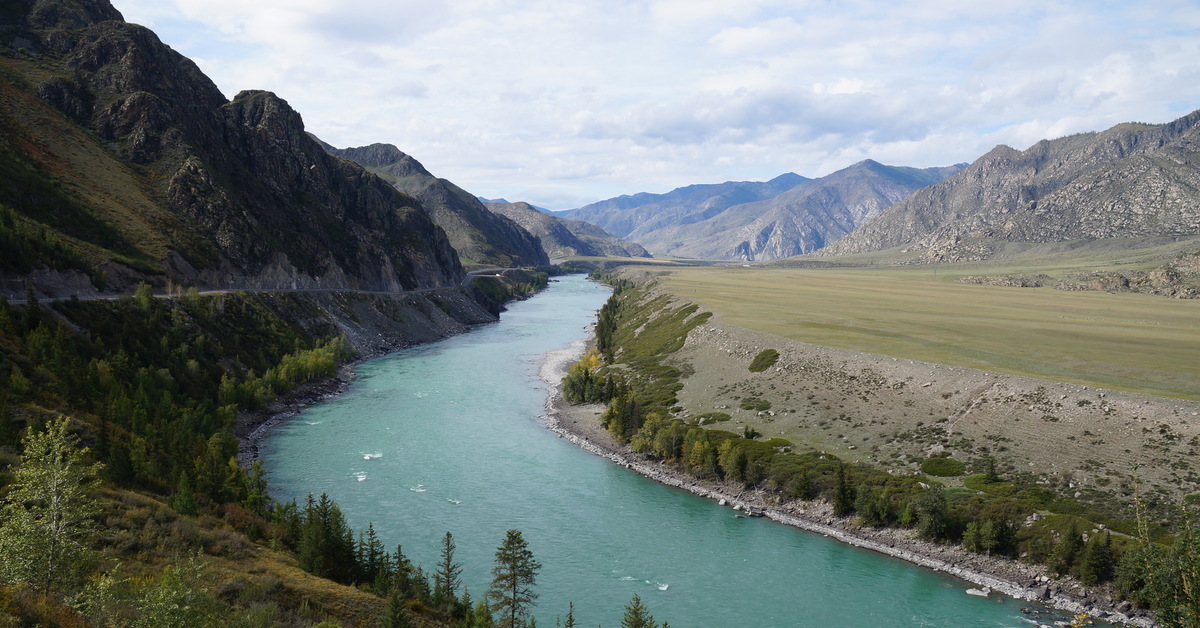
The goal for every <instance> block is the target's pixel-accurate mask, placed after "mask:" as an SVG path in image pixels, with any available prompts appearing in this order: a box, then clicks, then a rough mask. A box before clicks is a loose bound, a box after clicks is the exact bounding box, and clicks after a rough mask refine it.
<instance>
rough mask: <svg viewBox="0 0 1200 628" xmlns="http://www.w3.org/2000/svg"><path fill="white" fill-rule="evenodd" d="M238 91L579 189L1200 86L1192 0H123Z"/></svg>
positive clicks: (907, 156)
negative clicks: (267, 93) (261, 92)
mask: <svg viewBox="0 0 1200 628" xmlns="http://www.w3.org/2000/svg"><path fill="white" fill-rule="evenodd" d="M116 4H117V8H118V9H120V10H122V12H124V14H125V16H126V18H127V19H130V20H132V21H139V22H142V23H146V24H147V25H149V26H151V27H152V28H154V29H155V30H156V31H157V32H159V34H160V36H161V37H162V38H163V40H164V41H166V42H167V43H168V44H170V45H172V46H173V47H175V48H176V49H177V50H180V51H181V52H183V53H184V54H187V55H189V56H191V57H192V58H194V59H196V60H197V63H198V64H199V65H200V66H201V68H202V69H203V70H204V71H205V72H207V73H209V75H210V76H212V77H213V79H214V80H215V81H216V83H217V84H218V86H219V87H220V88H221V89H222V91H224V92H225V93H226V94H227V95H230V96H232V95H233V94H234V93H236V92H237V91H239V90H241V89H270V90H273V91H275V92H277V93H278V94H279V95H280V96H282V97H283V98H285V99H287V100H288V101H289V102H290V103H291V104H292V105H293V106H294V107H296V108H297V109H298V110H299V111H300V113H301V114H302V115H303V116H304V119H305V121H306V123H307V125H308V127H309V130H311V131H313V132H315V133H316V134H317V135H319V136H321V137H322V138H323V139H325V140H326V141H329V142H331V143H333V144H335V145H338V146H350V145H361V144H367V143H371V142H377V141H379V142H389V143H393V144H396V145H397V146H399V147H400V149H401V150H403V151H405V152H407V153H410V154H412V155H414V156H415V157H416V158H417V159H419V160H421V161H422V162H423V163H425V165H426V166H427V167H429V169H430V170H431V171H433V172H434V173H435V174H437V175H438V176H443V177H447V178H449V179H451V180H453V181H455V182H456V183H458V184H459V185H461V186H463V187H464V188H466V189H468V190H470V191H471V192H473V193H476V194H480V195H484V196H489V197H497V196H504V197H507V198H510V199H514V200H515V199H522V198H523V199H524V200H529V201H531V202H533V203H535V204H540V205H547V206H550V207H563V206H564V205H562V203H574V204H583V203H585V202H589V201H593V200H598V199H600V198H605V197H609V196H616V195H618V194H623V193H635V192H639V191H666V190H668V189H670V188H672V187H676V186H679V185H686V184H689V183H699V182H711V181H724V180H729V179H767V178H770V177H773V176H776V175H778V174H780V173H782V172H785V171H789V170H790V171H795V172H798V173H800V174H804V175H806V176H818V175H821V174H825V173H828V172H831V171H833V170H837V169H839V168H842V167H844V166H846V165H849V164H850V163H853V162H855V161H858V160H860V159H863V158H867V157H870V158H874V159H877V160H880V161H884V162H886V163H895V164H899V165H914V166H932V165H939V164H947V163H953V162H956V161H970V160H973V159H975V158H976V157H978V156H979V155H981V154H983V153H984V152H986V151H987V150H989V149H990V148H991V147H992V146H993V145H995V144H997V143H1007V144H1010V145H1013V146H1014V147H1016V148H1024V147H1026V146H1028V145H1029V144H1032V143H1033V142H1035V141H1037V140H1038V139H1042V138H1044V137H1054V136H1057V135H1063V134H1068V133H1074V132H1079V131H1088V130H1102V129H1104V128H1107V127H1108V126H1111V125H1113V124H1116V123H1119V122H1122V121H1127V120H1139V121H1148V122H1166V121H1169V120H1171V119H1173V118H1175V117H1178V116H1180V115H1183V114H1185V113H1187V112H1188V111H1189V110H1190V109H1192V108H1195V107H1200V7H1197V6H1195V3H1194V2H1191V1H1189V0H1155V1H1154V2H1150V1H1149V0H1146V1H1142V2H1128V3H1118V4H1116V5H1114V4H1113V3H1100V4H1097V3H1092V2H1087V1H1085V0H1064V1H1060V2H1053V3H1047V2H1044V1H1041V0H1039V1H1033V0H1013V1H1012V2H1004V3H995V2H993V3H975V2H951V1H949V0H945V1H942V0H893V1H891V2H875V1H861V2H847V3H843V2H829V1H825V0H812V1H810V2H798V1H795V0H790V1H789V0H743V1H741V2H729V1H727V0H617V1H613V0H580V1H576V2H561V0H556V1H550V0H526V1H523V2H515V1H513V0H446V1H445V2H436V3H434V2H427V1H417V0H355V1H353V2H351V1H350V0H286V1H284V0H256V1H255V2H246V1H245V0H116Z"/></svg>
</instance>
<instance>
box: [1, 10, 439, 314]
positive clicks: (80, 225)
mask: <svg viewBox="0 0 1200 628" xmlns="http://www.w3.org/2000/svg"><path fill="white" fill-rule="evenodd" d="M0 24H3V26H2V27H0V29H2V39H0V41H4V42H5V43H8V42H11V43H12V44H13V47H12V48H11V49H9V48H7V47H6V48H4V51H5V52H4V54H3V55H0V103H2V106H0V144H2V146H0V171H2V172H3V176H2V177H0V205H2V206H3V209H2V216H0V225H2V227H3V228H2V229H0V240H2V242H0V244H3V246H2V247H0V248H2V249H3V253H0V275H3V279H5V280H6V285H13V284H15V285H23V284H24V282H26V281H29V282H32V283H35V284H37V287H38V288H39V289H44V290H46V291H51V290H53V289H55V288H54V286H56V285H57V286H59V287H60V288H61V287H62V286H68V285H69V286H73V288H72V289H74V290H76V291H88V290H97V289H104V288H106V287H107V288H108V289H130V288H131V287H132V284H134V283H136V282H137V281H149V282H151V283H153V284H156V285H160V286H161V285H164V284H166V283H174V284H176V285H195V286H197V287H202V288H203V287H228V286H231V285H233V286H238V287H261V288H274V287H328V288H364V289H375V290H397V289H406V288H407V289H412V288H423V287H436V286H448V285H456V284H457V283H458V282H459V281H460V279H461V277H462V274H463V271H462V267H461V265H460V264H459V261H458V258H457V255H456V254H455V251H454V249H452V248H451V246H450V242H449V240H448V239H447V237H446V235H445V233H444V232H443V231H442V229H440V228H438V227H437V226H436V225H435V224H434V223H433V222H432V221H431V220H430V219H429V217H428V216H427V215H426V214H425V212H424V211H422V209H421V207H420V204H419V203H418V202H417V201H416V200H414V199H413V198H411V197H409V196H406V195H404V194H401V193H399V192H398V191H396V190H395V189H393V188H392V187H391V186H390V185H388V184H387V182H385V181H383V180H381V179H379V178H378V177H375V176H374V175H371V174H370V173H368V172H366V171H365V170H363V169H362V168H361V167H359V166H357V165H354V164H351V163H349V162H346V161H344V160H340V159H337V158H335V157H332V156H330V155H328V154H327V153H326V152H325V151H324V150H323V149H322V147H321V146H320V145H318V144H317V143H316V142H314V141H313V140H312V139H311V138H310V137H309V136H308V135H307V134H306V133H305V132H304V124H303V121H302V120H301V117H300V115H299V114H298V113H297V112H296V111H294V110H293V109H292V108H291V107H290V106H288V104H287V103H286V102H285V101H283V100H282V99H280V98H278V97H277V96H275V95H274V94H272V93H269V92H263V91H245V92H242V93H240V94H238V95H237V96H236V97H234V98H233V100H228V99H226V98H225V97H224V96H223V95H222V94H221V92H220V91H219V90H218V89H217V87H216V85H214V84H213V82H212V81H211V80H209V79H208V78H207V77H206V76H204V74H203V73H201V72H200V70H199V69H198V68H197V67H196V65H195V64H194V63H193V62H192V61H190V60H189V59H187V58H185V57H183V56H182V55H180V54H178V53H177V52H175V51H174V50H172V49H171V48H170V47H168V46H166V45H165V44H163V43H162V42H161V41H160V40H159V39H158V37H157V36H156V35H155V34H154V33H153V32H151V31H150V30H148V29H146V28H143V27H141V26H137V25H133V24H128V23H125V22H124V21H122V18H121V14H120V13H119V12H118V11H117V10H116V9H114V8H113V7H112V6H111V5H109V4H108V3H106V2H99V1H96V0H86V1H85V0H39V1H38V2H6V3H3V5H0Z"/></svg>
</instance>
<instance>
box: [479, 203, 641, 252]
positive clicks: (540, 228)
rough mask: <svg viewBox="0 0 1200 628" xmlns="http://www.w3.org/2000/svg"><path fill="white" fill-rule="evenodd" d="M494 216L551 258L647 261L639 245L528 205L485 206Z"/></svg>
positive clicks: (491, 204) (497, 204) (498, 204)
mask: <svg viewBox="0 0 1200 628" xmlns="http://www.w3.org/2000/svg"><path fill="white" fill-rule="evenodd" d="M484 205H485V206H486V207H487V208H488V209H489V210H491V211H492V212H494V213H497V214H500V215H501V216H506V217H508V218H510V219H512V221H513V222H516V223H517V224H518V225H521V227H522V228H524V229H525V230H526V231H528V232H529V233H532V234H533V235H534V236H536V237H537V239H538V241H540V242H541V245H542V249H543V250H544V251H545V252H546V255H548V256H550V257H551V258H554V257H567V256H571V255H585V256H591V257H608V256H612V257H649V256H650V254H649V253H647V252H646V249H644V248H642V246H641V245H640V244H637V243H634V242H627V241H625V240H622V239H620V238H618V237H616V236H613V235H612V234H610V233H608V232H607V231H605V230H604V229H601V228H600V227H597V226H596V225H593V224H591V223H587V222H584V221H582V220H570V219H568V218H559V217H558V216H555V215H553V214H548V213H546V212H541V211H538V210H537V209H535V208H534V207H533V206H532V205H530V204H529V203H509V202H507V201H504V202H488V203H484Z"/></svg>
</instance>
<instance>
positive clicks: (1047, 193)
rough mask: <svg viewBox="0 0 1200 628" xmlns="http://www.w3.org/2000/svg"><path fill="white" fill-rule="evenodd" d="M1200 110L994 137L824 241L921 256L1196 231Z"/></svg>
mask: <svg viewBox="0 0 1200 628" xmlns="http://www.w3.org/2000/svg"><path fill="white" fill-rule="evenodd" d="M1198 138H1200V111H1196V112H1192V113H1190V114H1188V115H1185V116H1182V117H1180V118H1178V119H1177V120H1174V121H1172V122H1170V123H1167V124H1162V125H1148V124H1141V123H1123V124H1119V125H1116V126H1113V127H1111V128H1109V129H1107V130H1105V131H1100V132H1091V133H1080V134H1075V135H1070V136H1066V137H1062V138H1057V139H1054V140H1041V141H1039V142H1037V143H1035V144H1033V145H1032V146H1030V147H1029V148H1027V149H1025V150H1024V151H1019V150H1017V149H1014V148H1012V147H1009V146H1005V145H1000V146H997V147H995V148H993V149H992V150H991V151H989V152H988V153H986V154H984V155H983V156H981V157H980V158H979V159H977V160H975V161H974V162H973V163H971V164H970V165H969V166H967V168H965V169H964V170H963V171H962V172H960V173H959V174H958V175H956V176H954V177H951V178H949V179H947V180H945V181H943V182H941V183H938V184H936V185H933V186H930V187H929V188H926V189H923V190H921V191H919V192H917V193H916V194H914V195H913V196H912V197H910V198H908V199H906V200H905V201H903V202H901V203H897V204H896V205H895V206H893V207H891V208H890V209H889V210H887V211H885V212H884V213H883V214H881V215H880V216H878V217H877V218H876V219H874V220H872V221H870V222H868V223H867V224H865V225H864V226H863V227H862V228H861V229H859V230H858V231H857V232H856V233H854V234H851V235H850V236H847V237H846V238H844V239H843V240H842V241H840V242H838V243H836V244H835V245H832V246H830V247H829V248H827V249H825V250H822V251H821V252H820V253H819V255H842V254H853V253H863V252H868V251H879V250H884V249H890V248H894V247H904V251H907V252H915V253H917V254H918V255H919V257H920V259H921V260H922V261H966V260H973V259H984V258H987V257H989V256H991V255H994V254H995V253H996V252H997V251H998V250H999V249H1000V248H1002V243H1005V242H1034V243H1045V242H1058V241H1069V240H1094V239H1107V238H1117V237H1130V238H1139V237H1154V236H1164V235H1178V236H1189V235H1196V234H1197V233H1200V211H1197V209H1196V206H1197V205H1196V201H1197V199H1200V169H1198V168H1197V167H1196V164H1197V163H1200V161H1197V152H1198V151H1200V141H1198Z"/></svg>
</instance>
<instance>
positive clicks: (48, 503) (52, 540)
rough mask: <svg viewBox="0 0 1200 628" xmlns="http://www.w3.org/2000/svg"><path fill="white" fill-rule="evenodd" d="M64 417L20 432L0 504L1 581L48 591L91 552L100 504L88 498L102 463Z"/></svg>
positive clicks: (72, 572) (73, 571)
mask: <svg viewBox="0 0 1200 628" xmlns="http://www.w3.org/2000/svg"><path fill="white" fill-rule="evenodd" d="M69 422H70V421H69V419H67V418H66V417H63V418H60V419H57V420H54V421H51V422H50V423H49V424H48V425H47V426H46V431H45V432H40V433H33V432H31V433H29V434H27V435H26V436H25V439H24V441H23V442H24V445H25V452H24V453H23V454H22V456H21V465H20V466H19V467H17V470H16V472H15V473H14V478H13V482H12V486H11V488H10V490H9V493H8V495H7V497H6V498H5V503H4V505H3V507H0V580H2V581H4V582H8V583H21V582H25V583H29V584H33V585H35V586H37V587H38V588H40V589H41V590H42V591H43V592H46V593H49V592H50V591H52V590H54V589H55V588H56V587H57V585H59V583H60V582H61V581H63V580H64V579H66V578H67V577H69V576H71V575H78V571H77V569H76V568H77V567H78V566H79V565H81V564H83V563H85V562H86V561H87V560H88V559H89V558H90V557H91V555H92V553H93V550H92V547H91V541H92V539H93V537H94V536H95V535H96V533H97V525H96V523H95V521H94V519H93V518H94V517H95V516H96V515H97V514H98V513H99V512H100V507H99V505H98V504H97V502H96V500H95V499H94V498H93V497H92V495H91V493H92V490H93V489H94V488H95V487H96V485H97V483H98V482H99V480H98V479H97V478H98V476H99V474H100V470H101V468H102V465H100V464H99V463H96V464H92V465H87V464H85V463H84V459H85V457H86V456H87V454H88V450H87V448H85V447H80V446H79V441H78V439H77V438H76V437H75V436H74V435H72V434H70V433H69V432H68V431H67V428H68V425H69Z"/></svg>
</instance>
